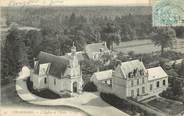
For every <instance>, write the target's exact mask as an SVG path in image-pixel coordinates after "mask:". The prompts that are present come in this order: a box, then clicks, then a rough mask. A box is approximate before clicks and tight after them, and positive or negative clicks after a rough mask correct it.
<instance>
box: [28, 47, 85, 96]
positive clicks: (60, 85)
mask: <svg viewBox="0 0 184 116" xmlns="http://www.w3.org/2000/svg"><path fill="white" fill-rule="evenodd" d="M31 80H32V82H33V88H34V89H36V90H42V89H49V90H51V91H53V92H55V93H56V94H59V95H64V94H68V95H73V94H74V93H81V92H82V85H83V80H82V72H81V69H80V65H79V62H78V59H77V55H76V47H75V46H74V45H73V47H72V48H71V54H68V55H65V56H55V55H52V54H49V53H45V52H40V54H39V56H38V60H37V61H35V63H34V71H33V72H32V74H31Z"/></svg>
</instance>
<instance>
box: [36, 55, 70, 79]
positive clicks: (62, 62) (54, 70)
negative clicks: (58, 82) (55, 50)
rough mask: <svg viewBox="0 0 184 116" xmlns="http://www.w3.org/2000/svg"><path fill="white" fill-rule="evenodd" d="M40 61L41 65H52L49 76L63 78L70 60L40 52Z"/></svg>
mask: <svg viewBox="0 0 184 116" xmlns="http://www.w3.org/2000/svg"><path fill="white" fill-rule="evenodd" d="M38 59H39V65H40V64H44V63H51V66H50V70H49V74H50V75H52V76H55V77H57V78H61V76H62V75H64V72H65V70H66V69H67V66H68V65H69V59H67V58H66V57H65V56H56V55H53V54H49V53H46V52H40V54H39V55H38ZM37 70H39V68H37ZM36 72H39V71H36Z"/></svg>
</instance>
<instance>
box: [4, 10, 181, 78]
mask: <svg viewBox="0 0 184 116" xmlns="http://www.w3.org/2000/svg"><path fill="white" fill-rule="evenodd" d="M2 15H3V18H5V20H6V22H5V23H6V25H7V26H10V27H11V29H10V30H9V32H8V36H7V37H6V38H4V39H2V40H3V41H5V42H3V43H4V45H3V46H1V50H2V54H1V61H2V63H1V67H2V68H1V75H2V77H4V78H5V77H7V76H9V75H14V74H17V73H18V72H19V71H20V68H21V67H22V66H23V65H29V66H31V67H32V66H33V58H34V57H36V56H37V54H38V53H39V51H45V52H48V53H52V54H55V55H64V54H65V53H68V52H70V48H71V46H72V43H73V42H74V43H75V45H76V47H77V50H83V49H84V47H85V45H86V44H87V43H94V42H101V41H106V42H107V45H108V48H109V49H112V48H113V46H112V43H113V42H115V43H117V44H118V43H119V42H120V41H129V40H135V39H149V38H150V34H151V33H152V32H153V31H154V27H152V18H151V8H150V7H72V8H70V7H11V8H10V7H9V8H2ZM13 22H15V23H17V24H18V27H20V26H31V27H37V28H39V29H40V31H37V30H31V31H28V32H27V31H23V30H19V29H18V27H17V26H15V25H12V23H13ZM12 27H13V28H12ZM175 30H176V35H177V36H178V37H184V34H183V33H184V28H181V27H178V28H175Z"/></svg>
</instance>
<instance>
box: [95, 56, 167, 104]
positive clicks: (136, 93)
mask: <svg viewBox="0 0 184 116" xmlns="http://www.w3.org/2000/svg"><path fill="white" fill-rule="evenodd" d="M106 75H108V73H105V72H104V73H103V75H100V76H98V77H96V78H97V79H98V80H99V81H98V82H95V81H94V79H91V80H92V81H94V83H98V84H96V85H97V88H101V89H100V90H101V92H110V93H113V94H115V95H117V96H118V97H120V98H132V99H135V100H137V101H140V100H144V99H146V98H149V97H152V96H158V95H159V94H160V93H161V92H163V91H164V90H166V89H167V87H168V75H167V74H166V73H165V71H164V70H163V69H162V68H161V67H160V66H159V67H154V68H149V69H146V68H145V67H144V64H143V63H142V62H141V61H139V60H132V61H127V62H122V63H120V64H119V65H118V66H117V68H116V69H115V70H114V71H113V72H112V77H108V80H110V82H111V83H112V85H111V86H108V83H102V82H103V80H105V81H106V80H107V78H105V77H106ZM93 78H94V77H93ZM104 84H106V86H104ZM102 85H103V86H102ZM102 87H103V88H102ZM105 88H106V89H105ZM107 88H108V90H107Z"/></svg>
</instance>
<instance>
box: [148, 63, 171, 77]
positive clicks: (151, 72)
mask: <svg viewBox="0 0 184 116" xmlns="http://www.w3.org/2000/svg"><path fill="white" fill-rule="evenodd" d="M147 71H148V80H149V81H151V80H155V79H160V78H164V77H167V76H168V75H167V74H166V72H165V71H164V70H163V69H162V67H160V66H158V67H154V68H149V69H147Z"/></svg>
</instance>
